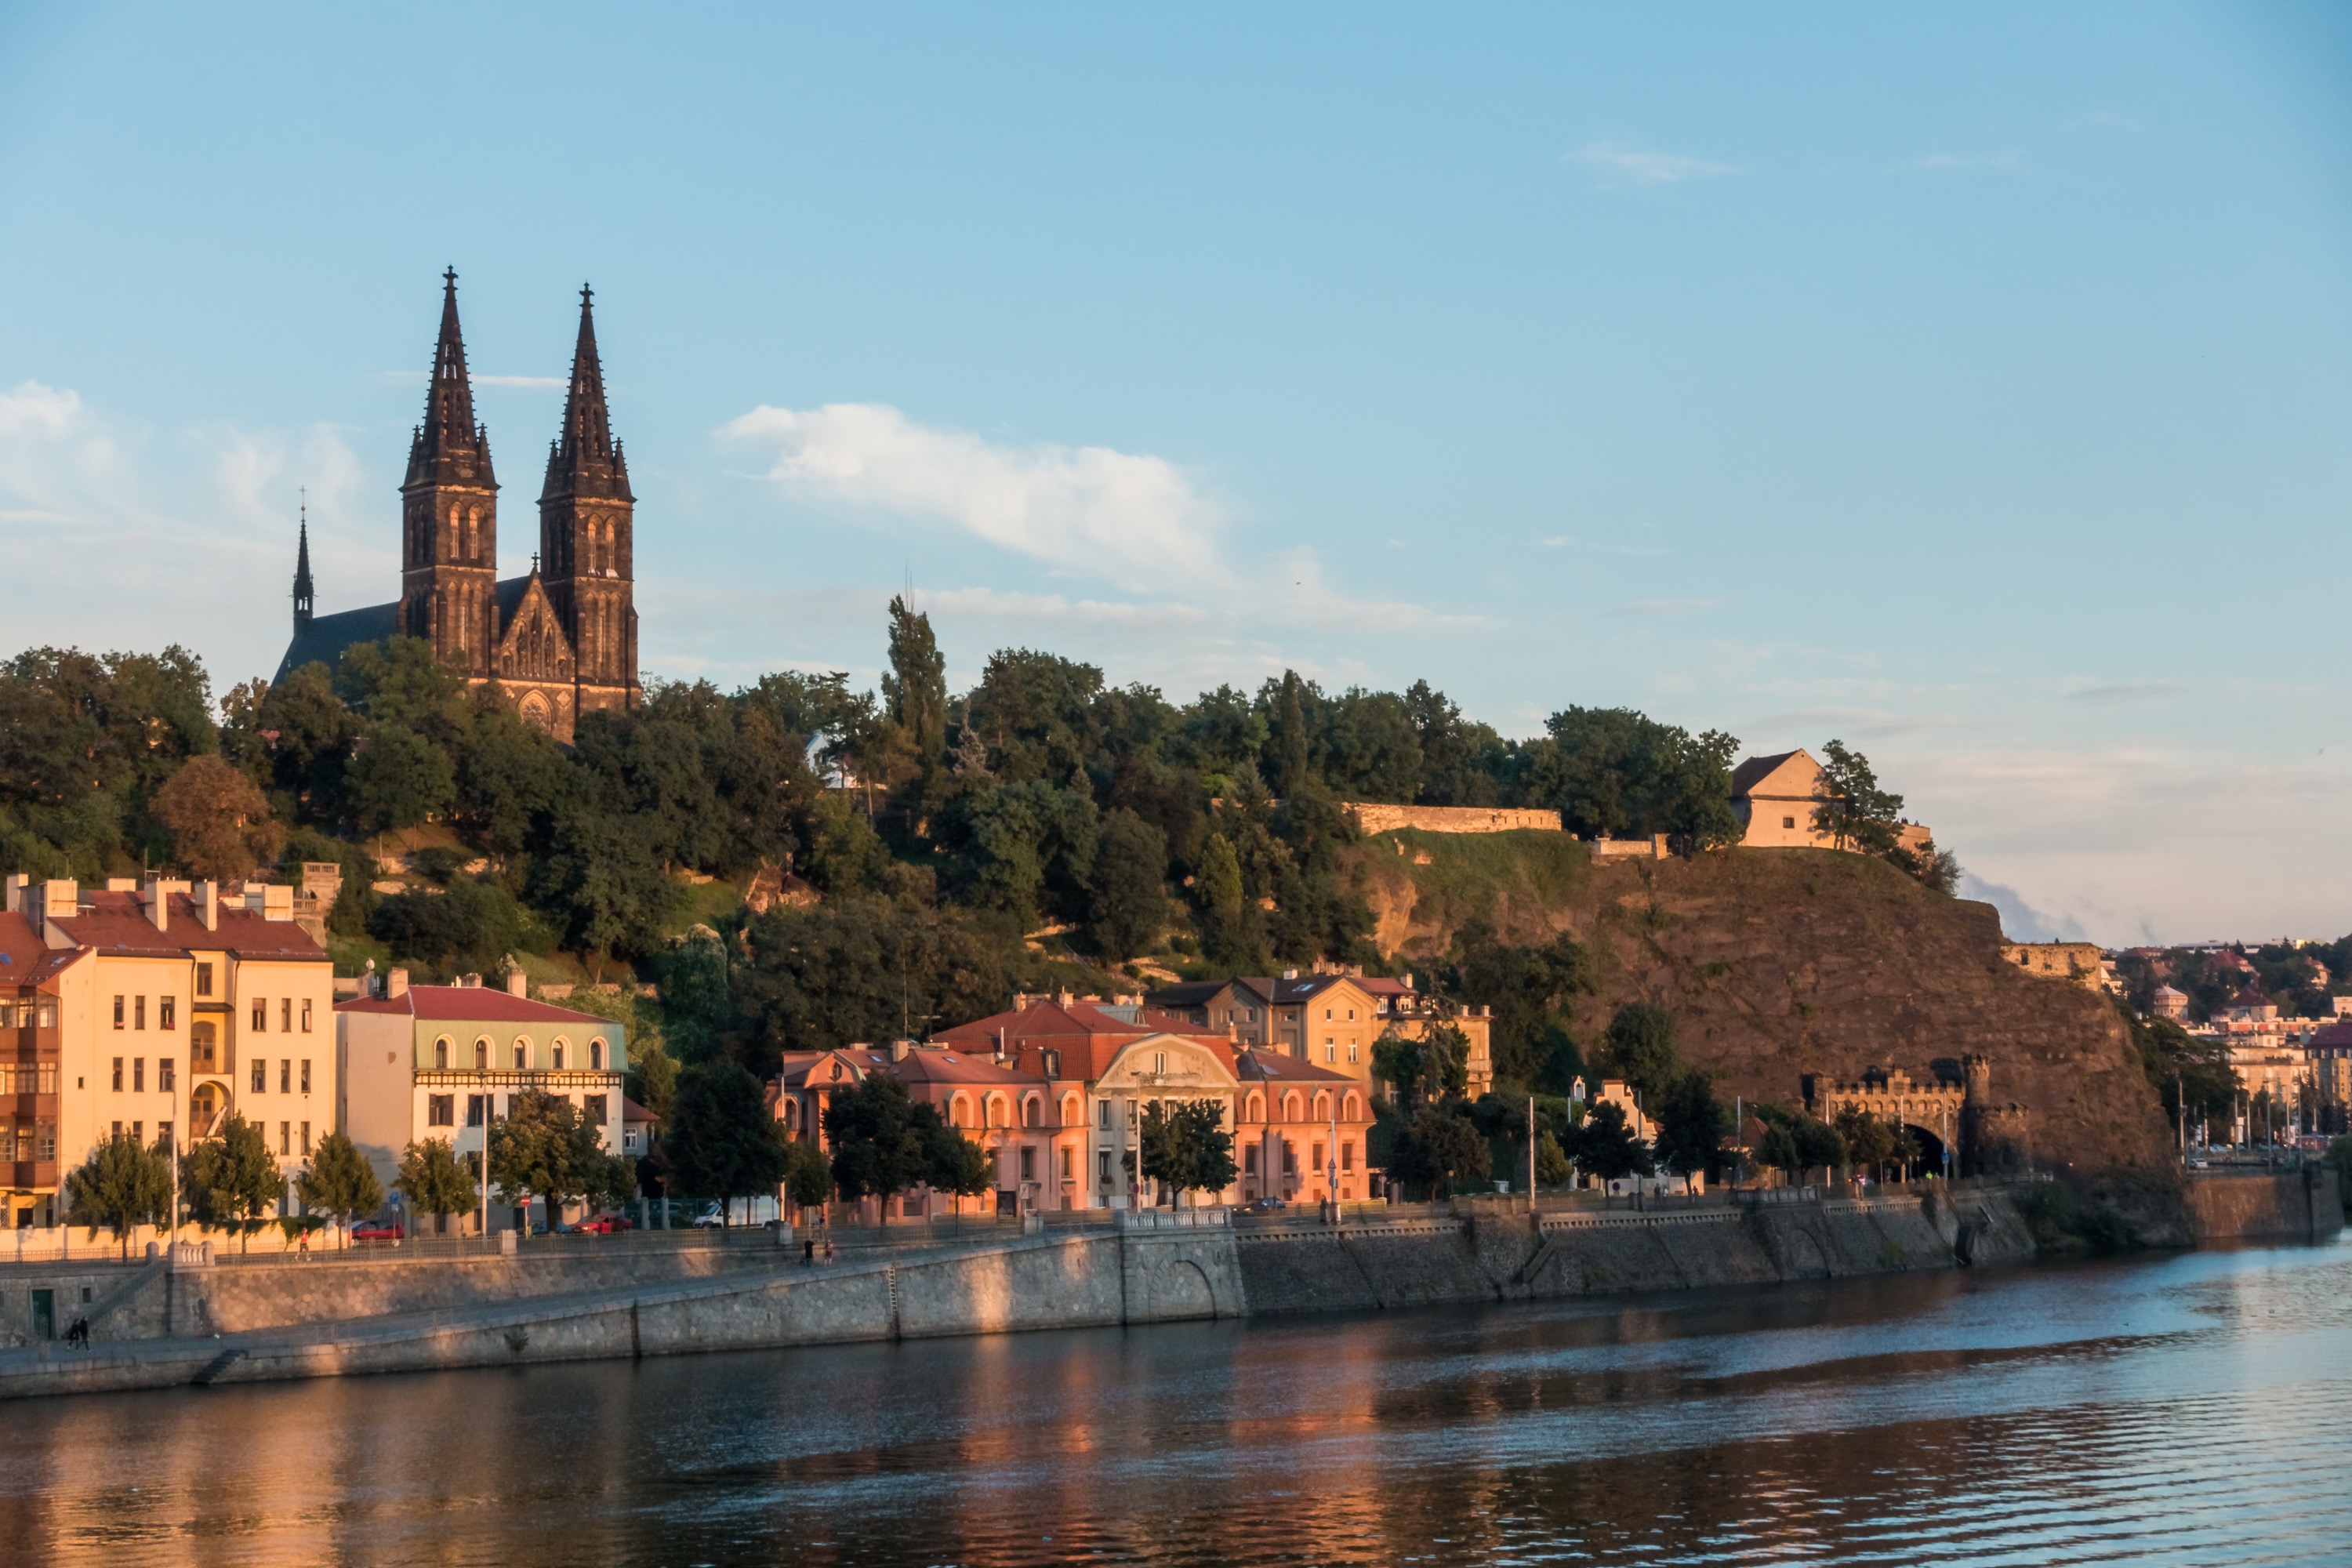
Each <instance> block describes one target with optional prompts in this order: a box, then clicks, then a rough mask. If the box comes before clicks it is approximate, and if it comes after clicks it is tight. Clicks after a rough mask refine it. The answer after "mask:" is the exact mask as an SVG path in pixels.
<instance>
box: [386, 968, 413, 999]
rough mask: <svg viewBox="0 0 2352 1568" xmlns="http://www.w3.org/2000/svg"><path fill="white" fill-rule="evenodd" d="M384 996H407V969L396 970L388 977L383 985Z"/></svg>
mask: <svg viewBox="0 0 2352 1568" xmlns="http://www.w3.org/2000/svg"><path fill="white" fill-rule="evenodd" d="M383 994H385V995H387V996H405V995H407V994H408V971H406V970H405V969H395V970H394V971H393V972H392V973H390V974H389V975H386V976H385V977H384V983H383Z"/></svg>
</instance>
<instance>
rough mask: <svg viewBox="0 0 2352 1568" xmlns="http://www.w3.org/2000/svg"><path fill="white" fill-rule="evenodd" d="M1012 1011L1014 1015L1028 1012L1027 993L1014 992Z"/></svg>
mask: <svg viewBox="0 0 2352 1568" xmlns="http://www.w3.org/2000/svg"><path fill="white" fill-rule="evenodd" d="M1013 1011H1014V1012H1016V1013H1026V1012H1027V1011H1029V993H1027V992H1026V991H1015V992H1014V993H1013Z"/></svg>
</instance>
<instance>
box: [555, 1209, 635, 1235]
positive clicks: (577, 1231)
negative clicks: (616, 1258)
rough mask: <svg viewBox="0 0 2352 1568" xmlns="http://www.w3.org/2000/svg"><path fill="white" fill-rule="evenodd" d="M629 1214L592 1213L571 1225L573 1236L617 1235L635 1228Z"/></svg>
mask: <svg viewBox="0 0 2352 1568" xmlns="http://www.w3.org/2000/svg"><path fill="white" fill-rule="evenodd" d="M636 1228H637V1227H636V1226H635V1225H633V1224H631V1223H630V1221H629V1216H628V1215H623V1214H600V1215H591V1216H589V1217H588V1218H586V1219H583V1220H582V1221H581V1222H580V1223H579V1224H578V1225H575V1226H572V1227H571V1229H572V1235H574V1236H617V1235H619V1234H620V1233H621V1232H622V1231H625V1230H635V1229H636Z"/></svg>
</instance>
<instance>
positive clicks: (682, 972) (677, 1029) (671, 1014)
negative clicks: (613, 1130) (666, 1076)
mask: <svg viewBox="0 0 2352 1568" xmlns="http://www.w3.org/2000/svg"><path fill="white" fill-rule="evenodd" d="M661 1002H662V1032H663V1035H664V1037H665V1039H666V1040H667V1042H668V1043H669V1044H671V1045H672V1046H674V1047H676V1051H677V1056H678V1057H679V1058H681V1059H683V1060H685V1061H688V1062H699V1061H703V1060H705V1059H707V1058H709V1056H710V1055H711V1053H712V1051H713V1050H714V1049H715V1048H716V1043H717V1040H718V1037H719V1036H720V1035H722V1034H724V1033H725V1032H726V1031H727V1030H728V1029H730V1027H732V1026H733V1025H734V1022H735V996H734V993H733V991H732V990H731V989H730V979H729V963H728V955H727V942H726V940H725V939H724V938H722V937H721V936H720V935H719V933H718V932H717V931H713V930H711V928H710V927H709V926H707V925H701V924H696V925H692V926H689V927H688V928H687V931H686V934H685V935H683V936H680V937H676V938H673V939H672V940H671V942H670V944H669V952H668V953H667V955H666V956H665V958H664V960H663V963H662V966H661ZM639 1102H640V1103H641V1104H644V1105H646V1106H647V1107H648V1108H650V1107H651V1106H652V1104H653V1102H652V1101H651V1100H642V1099H641V1100H640V1101H639Z"/></svg>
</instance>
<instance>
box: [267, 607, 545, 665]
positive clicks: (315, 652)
mask: <svg viewBox="0 0 2352 1568" xmlns="http://www.w3.org/2000/svg"><path fill="white" fill-rule="evenodd" d="M501 586H503V584H501ZM399 629H400V605H399V603H398V601H396V600H395V601H394V603H392V604H389V605H369V606H368V607H367V608H365V609H363V610H338V611H336V612H335V613H334V614H333V615H331V616H312V617H311V618H310V625H309V626H304V627H303V628H302V629H301V630H300V631H298V632H296V633H295V634H294V640H293V641H292V642H290V643H288V644H287V645H286V657H285V658H281V659H279V660H278V673H277V674H275V675H273V676H271V677H270V678H269V682H270V684H271V685H273V686H275V685H276V684H278V682H279V681H281V680H283V679H286V678H287V677H288V676H289V675H291V674H293V673H294V672H295V671H296V670H298V669H299V668H302V667H303V666H304V665H306V664H323V665H325V666H326V667H327V668H328V669H329V670H330V671H331V670H332V669H333V668H335V666H336V665H337V664H338V663H340V662H341V659H342V657H343V650H344V649H345V648H348V647H357V646H359V645H360V644H361V643H363V642H382V641H383V639H384V638H385V637H390V636H392V634H393V633H394V632H396V631H398V630H399Z"/></svg>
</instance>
